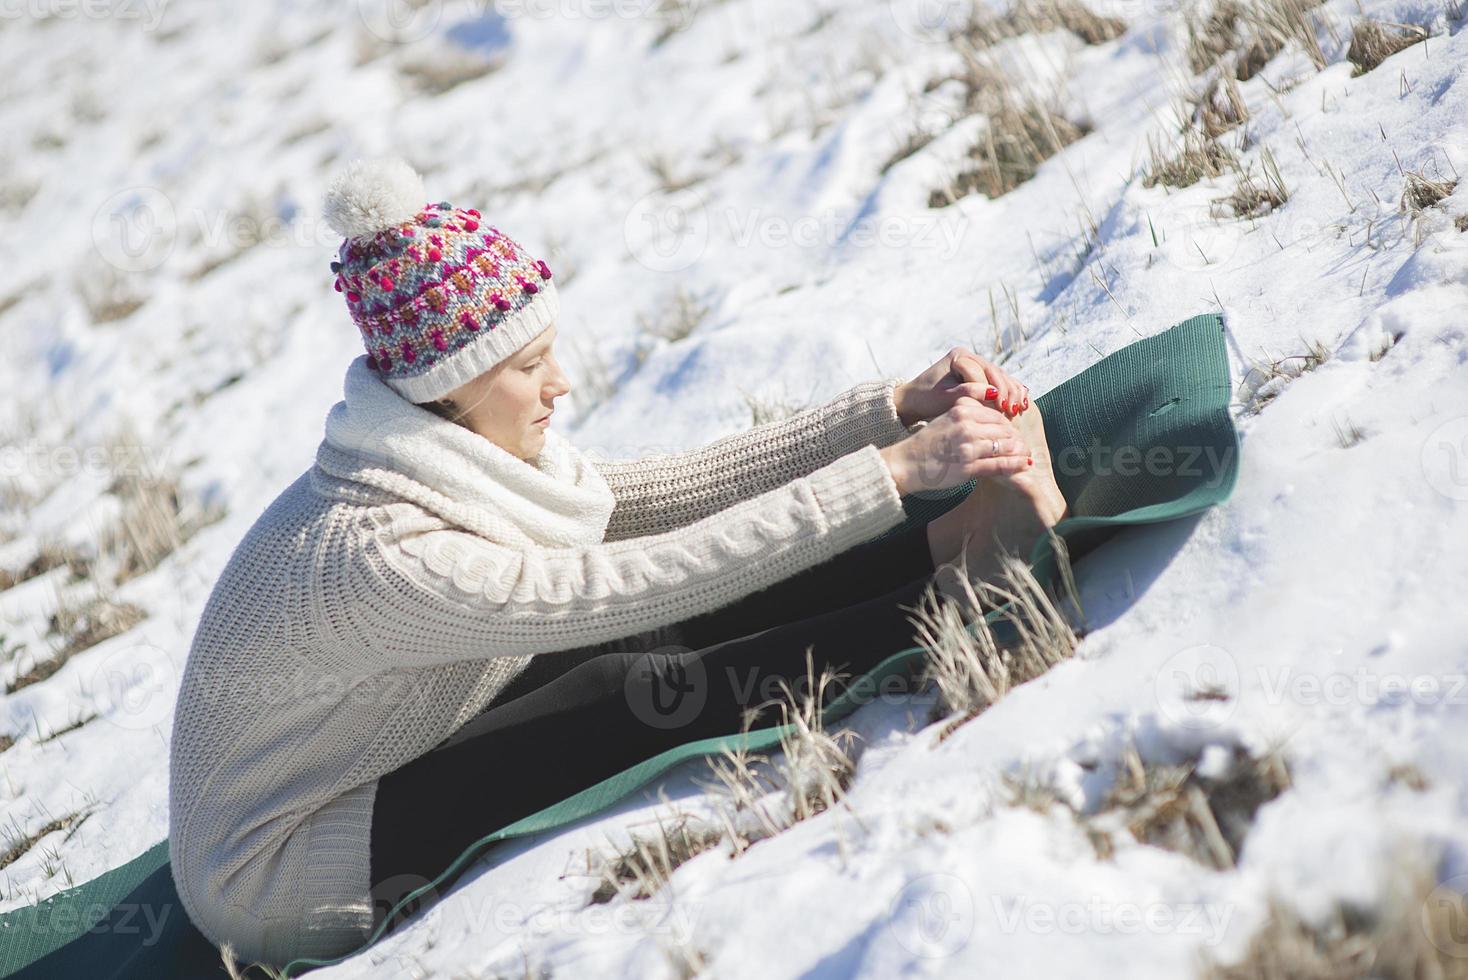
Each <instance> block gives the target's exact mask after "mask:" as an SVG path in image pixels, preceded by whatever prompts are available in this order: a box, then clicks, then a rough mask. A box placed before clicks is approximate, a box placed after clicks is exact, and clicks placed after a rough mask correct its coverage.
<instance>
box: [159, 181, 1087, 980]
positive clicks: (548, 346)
mask: <svg viewBox="0 0 1468 980" xmlns="http://www.w3.org/2000/svg"><path fill="white" fill-rule="evenodd" d="M424 200H425V194H424V191H423V186H422V182H421V180H420V179H419V178H418V175H417V174H415V173H414V172H413V171H412V170H411V168H409V167H408V166H407V165H406V164H404V163H402V162H401V161H379V162H374V163H370V164H363V163H361V162H356V163H354V164H353V165H352V166H351V167H349V168H348V170H347V171H346V172H345V173H344V174H343V175H341V176H340V177H339V178H338V179H337V180H336V181H334V182H333V184H332V186H331V188H330V189H329V191H328V193H327V200H326V210H325V214H326V217H327V219H328V221H329V222H330V223H331V224H332V226H333V227H334V228H336V229H337V230H338V231H340V232H341V233H342V234H343V235H344V236H345V241H344V242H343V243H342V247H341V249H340V251H339V261H336V262H333V263H332V271H333V272H334V273H335V275H336V288H337V289H338V290H339V291H341V292H342V293H344V294H345V299H346V301H347V305H348V309H349V311H350V312H351V315H352V317H353V319H354V321H355V322H356V324H357V326H358V328H359V330H360V331H361V333H362V336H363V339H364V341H365V344H366V348H367V351H366V353H365V354H364V355H363V356H360V357H358V358H357V359H356V360H355V361H353V363H352V364H351V366H350V367H349V368H348V370H347V374H346V381H345V385H344V398H343V400H342V401H340V402H338V403H337V404H336V405H335V406H333V407H332V409H331V411H330V413H329V414H328V416H327V419H326V426H325V436H324V438H323V440H322V443H321V445H320V447H319V449H318V450H317V454H316V459H315V461H314V464H313V465H312V467H311V468H310V469H309V470H307V471H306V472H305V473H303V474H302V475H301V476H300V477H299V478H297V479H296V480H295V481H294V482H293V483H292V484H291V485H290V486H289V487H287V488H286V489H285V490H284V491H283V492H282V493H281V494H280V496H279V497H277V498H276V499H275V500H274V501H273V502H272V503H271V504H270V506H269V507H268V508H267V509H266V511H265V512H264V514H263V515H262V516H261V517H260V518H259V520H258V521H257V522H256V523H255V525H254V526H253V527H252V528H251V529H250V530H249V532H248V533H247V534H246V536H245V538H244V540H243V541H242V542H241V543H240V544H239V546H238V547H237V548H236V549H235V551H234V553H233V554H232V556H231V558H230V561H229V563H228V564H227V566H226V567H225V569H224V571H223V572H222V574H221V576H220V578H219V581H218V583H217V584H216V585H215V588H214V590H213V592H212V594H211V595H210V598H209V601H208V603H207V604H206V606H205V609H204V611H203V615H202V617H201V620H200V622H199V625H198V629H197V632H196V634H195V637H194V641H193V645H192V648H191V650H190V654H189V658H188V663H187V666H186V668H185V671H184V677H183V680H182V683H181V685H180V691H179V698H178V706H177V712H176V715H175V720H174V727H173V742H172V748H171V757H170V817H171V828H170V857H171V860H172V868H173V874H174V878H175V881H176V883H177V886H178V891H179V895H180V896H181V898H182V900H183V903H184V905H185V908H186V910H187V912H188V914H189V916H190V918H191V919H192V920H193V921H194V923H195V924H196V925H197V926H198V927H199V928H200V930H201V931H203V932H204V934H205V935H206V936H208V937H209V938H210V939H211V940H212V941H213V942H215V943H216V944H222V943H223V942H225V941H230V942H232V943H233V944H234V947H235V950H236V955H238V956H239V957H240V958H241V959H243V960H245V961H246V962H249V961H252V960H258V961H261V962H264V963H267V964H272V965H282V964H284V963H286V962H288V961H290V960H292V959H295V958H300V957H317V958H326V957H333V956H339V955H341V954H343V953H345V952H348V951H350V950H352V949H354V948H356V947H358V946H360V945H361V943H362V942H363V940H364V939H365V938H366V937H367V935H369V933H370V930H371V929H372V928H373V927H374V926H375V925H376V924H377V923H378V922H380V921H381V919H382V917H383V913H384V912H385V911H386V910H387V909H388V908H390V907H391V906H392V905H393V904H394V903H395V902H396V901H397V900H398V899H399V898H400V897H402V895H403V894H404V893H406V892H407V891H408V890H410V889H411V888H414V887H417V886H418V885H422V884H424V883H425V882H427V881H429V880H431V879H432V878H433V877H435V876H436V875H438V874H439V873H440V872H442V871H443V870H444V869H445V868H446V867H447V866H448V864H449V863H451V861H452V859H453V858H454V857H455V856H456V855H457V854H459V853H460V852H461V851H462V850H463V849H464V847H466V846H467V845H468V844H469V843H471V842H472V841H474V840H477V839H478V838H480V837H482V836H484V835H485V834H487V833H489V832H490V831H491V830H494V829H496V828H498V827H500V826H503V825H504V824H506V823H509V822H511V821H512V820H514V819H518V818H519V817H522V816H525V815H526V814H528V813H531V812H533V811H534V810H536V809H539V808H541V807H543V806H545V805H546V804H547V803H550V802H553V801H554V800H556V799H560V798H562V797H564V796H566V795H569V794H570V793H572V792H575V791H576V790H578V789H581V788H584V787H585V786H587V785H590V784H591V783H593V782H595V781H597V780H598V779H601V778H605V777H606V776H608V775H611V774H613V773H615V772H618V771H620V770H621V769H624V768H626V767H628V766H630V765H632V764H634V763H636V762H638V761H640V760H642V759H645V758H647V757H649V756H651V755H653V754H655V753H656V752H658V751H660V750H661V749H662V748H666V747H668V746H670V745H675V744H681V743H683V742H687V741H689V740H691V739H694V738H701V737H705V736H707V735H711V734H721V733H733V732H737V731H738V730H739V728H740V722H741V715H742V713H743V710H744V709H745V708H746V707H754V703H752V702H758V701H760V700H762V698H763V697H764V696H765V695H764V693H763V692H767V691H768V690H769V689H770V688H769V684H770V682H771V681H772V680H774V679H777V678H785V679H787V680H788V681H789V682H791V683H798V682H799V680H800V678H802V677H804V676H805V652H806V649H807V647H810V648H811V649H812V651H813V654H814V656H815V660H816V661H817V663H816V668H817V671H818V672H819V671H820V670H821V669H822V667H824V666H826V665H828V664H829V665H832V666H834V667H837V668H839V669H843V670H845V669H849V670H850V671H852V672H856V673H859V672H862V671H864V670H866V669H868V668H869V667H871V666H872V665H874V664H875V663H877V662H879V661H880V660H882V659H884V658H885V657H886V656H888V655H890V654H891V653H892V652H894V651H896V650H899V649H903V648H906V647H909V646H911V645H912V642H913V640H912V632H913V631H912V629H911V625H910V622H909V620H908V618H907V615H906V613H905V612H904V611H903V610H902V609H901V608H899V604H900V603H907V604H909V605H910V604H913V603H915V602H916V601H917V599H918V597H919V595H920V591H921V588H922V587H923V586H924V585H925V584H926V583H927V582H928V581H929V579H930V577H931V576H932V574H933V572H934V571H935V569H937V568H938V567H939V566H940V565H943V564H945V563H949V562H954V561H963V560H968V561H969V562H970V563H971V564H972V565H973V566H974V567H979V566H981V565H982V564H983V562H984V561H985V560H986V558H988V557H991V556H992V552H993V550H994V548H995V546H996V545H997V544H1004V543H1005V542H1006V539H1008V540H1010V541H1011V542H1015V543H1018V542H1026V543H1027V542H1028V541H1029V540H1033V536H1034V534H1035V533H1037V532H1038V531H1039V530H1040V529H1042V528H1043V527H1045V526H1048V525H1050V524H1053V523H1055V522H1056V521H1058V520H1059V519H1060V517H1061V516H1063V514H1064V506H1065V504H1064V499H1063V498H1062V497H1061V496H1060V493H1059V490H1058V488H1056V487H1055V483H1054V480H1053V479H1052V478H1051V477H1050V475H1049V458H1050V457H1049V451H1048V448H1047V447H1046V446H1045V444H1044V432H1043V426H1042V425H1041V423H1040V420H1039V418H1038V413H1037V412H1036V411H1035V410H1034V409H1033V408H1030V407H1029V399H1028V395H1027V393H1026V389H1025V388H1024V386H1023V385H1020V384H1018V383H1017V382H1016V381H1014V379H1013V378H1011V377H1009V376H1008V375H1006V374H1005V373H1004V372H1002V371H1000V370H999V369H998V368H996V367H994V366H993V365H990V364H986V363H984V362H982V361H980V360H979V359H977V358H974V357H972V355H968V354H967V352H963V351H961V350H955V351H954V352H952V353H950V354H949V355H948V356H946V357H945V358H943V360H941V361H939V362H938V363H937V364H935V365H933V367H931V368H929V369H928V370H927V371H925V372H924V373H923V374H921V375H919V376H918V377H917V378H915V379H914V380H913V381H911V382H908V383H906V384H895V383H892V382H885V381H883V382H864V383H862V384H859V385H857V386H855V387H853V388H851V389H850V390H848V391H846V392H843V393H842V394H841V395H839V396H837V397H836V398H835V399H834V400H833V401H831V402H829V403H827V404H825V405H823V406H820V407H818V408H813V409H810V410H807V411H804V412H801V413H799V414H797V415H795V416H793V417H791V418H788V419H784V420H781V421H777V422H771V423H768V424H766V425H762V426H759V427H757V428H755V429H753V430H751V431H749V432H745V433H741V434H738V435H734V436H730V437H727V438H725V439H722V440H719V441H717V442H715V443H713V444H711V445H710V446H708V447H705V448H703V449H698V450H694V451H691V452H686V453H676V454H671V455H656V456H650V457H647V458H643V459H637V460H630V461H611V462H607V461H593V460H591V459H590V458H588V457H586V456H583V455H582V454H581V453H579V452H578V451H577V450H576V449H575V448H574V447H573V446H571V445H570V443H569V442H567V441H566V440H565V439H563V438H561V437H560V436H558V435H557V433H556V430H555V429H554V428H552V427H551V426H552V422H551V418H552V416H553V412H554V410H555V402H556V399H557V398H559V397H560V396H561V395H564V394H565V393H566V392H567V391H568V390H569V387H570V385H569V383H568V381H567V379H566V376H565V375H564V373H563V372H562V371H561V368H560V365H559V363H558V361H557V359H556V355H555V351H554V343H555V341H556V338H557V333H558V328H557V326H556V323H555V321H556V315H557V312H558V299H557V296H556V292H555V287H554V284H553V281H552V278H551V271H550V269H549V268H548V267H547V266H546V264H545V263H544V262H543V261H539V260H533V259H531V258H530V256H528V255H527V254H526V253H525V252H524V251H523V250H522V249H521V248H520V247H519V246H518V245H517V244H516V243H515V242H513V241H512V240H511V239H509V238H508V237H506V236H505V235H504V234H502V233H501V232H499V231H498V229H495V228H489V227H485V226H484V223H483V221H482V219H481V216H480V214H479V212H478V211H476V210H473V209H459V208H453V207H450V206H449V205H448V204H447V203H446V202H441V203H438V204H424V203H423V202H424ZM1032 451H1033V458H1032V457H1031V452H1032ZM973 477H980V478H982V479H981V486H980V492H975V493H973V494H971V495H970V496H969V498H968V499H967V500H966V501H965V502H964V503H963V504H960V505H959V506H957V507H955V508H953V509H952V510H950V511H949V512H948V513H947V514H945V515H944V516H943V517H942V518H940V519H938V520H935V521H933V522H931V523H930V524H928V525H927V526H926V527H920V528H918V529H917V530H916V531H914V532H911V533H903V534H897V535H889V536H887V537H886V538H883V539H882V540H876V539H877V538H878V537H879V536H881V535H882V534H883V532H885V531H888V530H891V529H893V528H895V527H896V526H897V525H899V524H901V523H902V521H903V519H904V513H903V509H902V504H901V496H902V495H904V494H907V493H911V492H913V491H916V490H921V489H940V488H947V487H954V486H958V485H960V484H962V483H964V482H966V481H968V480H969V479H971V478H973ZM1026 535H1027V536H1028V537H1026ZM690 677H695V678H696V679H697V683H696V684H694V685H693V688H694V690H693V694H694V695H695V697H694V699H693V701H694V702H696V703H695V704H694V710H692V711H688V710H686V705H687V703H688V702H687V701H686V700H685V703H684V705H683V706H682V707H680V708H679V709H678V711H679V712H681V714H679V715H678V716H677V717H672V716H670V715H668V714H666V713H665V712H663V711H662V708H661V706H664V705H666V704H669V703H670V701H669V699H668V698H667V697H665V695H667V694H668V693H669V692H670V690H671V691H672V692H673V693H680V692H681V693H688V692H689V690H690V685H689V678H690ZM769 720H772V719H764V720H763V721H769ZM588 734H592V735H594V736H595V737H593V738H587V737H586V736H587V735H588ZM562 743H566V744H575V745H576V746H577V749H576V751H575V752H574V753H572V752H564V751H560V750H558V749H557V748H556V746H557V745H558V744H562Z"/></svg>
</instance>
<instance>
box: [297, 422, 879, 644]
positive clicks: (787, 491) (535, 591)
mask: <svg viewBox="0 0 1468 980" xmlns="http://www.w3.org/2000/svg"><path fill="white" fill-rule="evenodd" d="M903 519H904V512H903V508H902V498H901V496H900V495H899V493H898V489H897V484H896V482H895V481H894V479H893V476H892V473H891V471H889V469H888V468H887V463H886V462H885V461H884V459H883V457H882V455H881V453H880V451H879V450H878V449H877V448H876V447H875V446H864V447H862V448H860V449H858V450H857V451H855V452H852V453H849V454H846V455H843V456H841V457H839V458H837V459H835V460H833V461H832V462H830V463H828V464H826V465H825V466H821V467H819V468H817V469H815V470H813V471H812V472H810V473H809V474H807V475H804V476H801V477H798V478H796V479H794V480H792V481H790V482H788V483H786V484H784V485H782V486H779V487H776V488H774V489H772V490H768V491H766V492H764V493H761V494H759V495H757V496H753V497H750V498H749V499H747V500H744V501H741V502H739V503H737V504H735V505H733V506H732V507H729V508H727V509H725V510H721V511H719V512H717V513H715V514H711V515H709V516H707V517H703V518H701V519H699V520H696V521H694V522H693V523H691V524H689V525H687V526H686V527H682V528H676V529H672V530H667V531H663V532H660V533H657V534H652V535H647V536H643V537H637V538H631V539H628V540H624V541H619V542H612V543H606V542H603V543H600V544H596V545H591V546H584V547H555V548H540V547H535V548H526V549H521V548H515V547H508V546H504V545H499V544H495V543H493V542H491V541H489V540H487V539H485V538H483V537H480V536H478V535H475V534H472V533H469V532H467V531H464V530H461V529H459V528H456V527H454V526H452V525H449V524H448V523H447V522H445V521H443V520H442V519H441V518H438V517H437V516H435V515H433V514H430V513H428V512H427V511H424V510H422V509H421V508H418V507H416V506H415V505H413V504H410V503H406V502H399V503H392V504H382V505H377V506H375V507H372V508H370V509H369V511H368V517H367V519H366V520H364V524H363V526H362V527H361V529H360V530H359V531H358V532H357V533H356V534H355V535H354V537H353V538H352V539H351V541H352V547H353V548H354V549H356V550H357V553H355V554H352V555H351V556H349V559H348V560H346V561H343V562H340V563H338V564H337V566H336V567H337V568H339V569H340V570H339V571H338V572H337V576H338V577H337V578H336V579H335V580H332V581H330V582H329V583H328V585H327V588H326V596H325V597H324V599H323V603H324V605H325V608H324V609H323V613H324V614H325V620H326V621H327V622H329V623H331V624H333V627H334V630H335V632H336V635H337V639H338V641H339V642H340V643H341V645H342V648H343V649H345V650H349V651H352V652H353V653H354V654H360V653H367V654H369V655H371V656H372V657H374V658H375V659H377V660H379V661H380V662H381V663H384V664H388V665H399V666H431V665H441V664H444V663H447V662H452V661H456V660H483V659H485V658H489V657H501V656H517V655H522V654H539V653H551V652H555V651H560V650H570V649H575V648H579V647H584V646H588V645H591V644H595V643H602V642H606V641H608V640H614V639H619V638H621V637H624V636H629V635H631V634H634V633H640V632H643V631H645V630H649V629H652V628H654V627H657V626H660V625H664V624H668V623H674V622H679V621H682V620H684V619H688V618H691V617H693V616H697V615H700V614H702V613H705V612H710V611H712V610H714V609H717V608H720V607H722V606H724V605H726V604H728V603H730V602H733V601H735V600H737V599H740V598H743V597H744V596H746V595H750V594H752V593H754V592H756V591H758V590H760V589H762V588H764V587H766V586H768V585H772V584H774V583H775V582H778V581H780V580H782V579H784V578H787V577H789V576H790V575H793V574H794V573H796V572H799V571H801V570H802V569H805V568H808V567H810V566H812V565H817V564H820V563H821V562H823V561H826V560H827V559H829V558H832V557H834V556H835V555H837V554H840V553H841V552H842V551H845V550H846V549H847V548H850V547H852V546H854V545H856V544H857V543H859V542H861V541H864V540H866V539H868V538H871V537H875V536H876V535H878V534H881V533H882V532H883V531H886V530H888V529H890V528H893V527H895V526H897V525H898V524H901V523H902V521H903ZM797 612H798V610H797Z"/></svg>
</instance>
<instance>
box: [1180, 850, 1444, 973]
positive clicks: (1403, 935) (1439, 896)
mask: <svg viewBox="0 0 1468 980" xmlns="http://www.w3.org/2000/svg"><path fill="white" fill-rule="evenodd" d="M1436 863H1437V862H1435V861H1432V860H1429V859H1428V858H1427V857H1426V856H1425V855H1423V854H1422V853H1421V851H1416V852H1415V853H1409V854H1408V855H1407V856H1406V857H1404V858H1402V859H1401V860H1398V861H1393V862H1392V865H1391V870H1390V871H1389V872H1388V873H1387V881H1386V887H1385V888H1384V889H1383V891H1384V895H1383V897H1382V899H1381V900H1380V901H1379V902H1378V904H1376V905H1375V907H1367V908H1363V907H1360V906H1356V905H1352V904H1346V903H1338V904H1337V905H1336V906H1335V908H1334V909H1333V910H1332V912H1331V915H1330V917H1329V919H1328V920H1327V921H1326V922H1324V923H1313V922H1309V921H1307V920H1305V919H1304V918H1303V917H1301V916H1300V914H1299V913H1297V912H1296V911H1295V910H1294V908H1292V907H1291V906H1290V905H1289V903H1288V902H1287V900H1286V899H1285V898H1283V897H1282V896H1280V895H1277V894H1276V895H1271V896H1270V898H1269V917H1268V919H1267V920H1266V921H1265V924H1264V926H1263V928H1261V929H1260V930H1259V931H1258V932H1256V933H1255V934H1254V936H1253V937H1252V939H1251V940H1250V942H1249V948H1248V951H1247V952H1246V953H1245V954H1244V957H1243V958H1242V959H1241V960H1239V961H1238V962H1236V963H1229V964H1223V963H1220V962H1218V961H1216V960H1214V959H1212V957H1211V956H1207V954H1206V953H1205V957H1206V958H1205V970H1204V972H1203V974H1202V976H1203V977H1205V978H1206V980H1346V978H1360V980H1367V978H1393V980H1395V978H1402V980H1465V978H1468V957H1465V956H1463V955H1462V954H1463V932H1462V928H1463V923H1464V922H1465V921H1468V897H1465V896H1463V895H1462V894H1460V893H1458V892H1457V891H1455V890H1452V889H1449V888H1446V887H1443V886H1439V885H1438V884H1437V876H1436V874H1435V873H1434V871H1433V866H1434V865H1435V864H1436Z"/></svg>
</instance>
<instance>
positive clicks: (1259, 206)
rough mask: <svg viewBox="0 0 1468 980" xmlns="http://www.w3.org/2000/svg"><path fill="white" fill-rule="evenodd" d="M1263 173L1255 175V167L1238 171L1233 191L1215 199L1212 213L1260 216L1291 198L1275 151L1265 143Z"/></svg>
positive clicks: (1217, 214) (1241, 216)
mask: <svg viewBox="0 0 1468 980" xmlns="http://www.w3.org/2000/svg"><path fill="white" fill-rule="evenodd" d="M1261 156H1262V159H1263V176H1262V177H1261V178H1259V179H1256V178H1255V177H1254V171H1253V168H1252V167H1247V168H1245V169H1244V170H1241V171H1239V178H1238V182H1237V183H1236V184H1235V185H1234V191H1233V193H1232V194H1230V195H1229V196H1227V197H1224V198H1220V199H1219V200H1217V201H1214V202H1213V215H1214V217H1215V218H1219V217H1234V218H1258V217H1262V216H1264V215H1266V214H1269V213H1271V212H1273V211H1274V210H1275V209H1276V208H1279V207H1281V206H1282V205H1283V204H1284V203H1285V202H1286V201H1288V200H1289V199H1290V192H1289V188H1288V187H1286V186H1285V182H1284V177H1283V176H1282V175H1281V174H1280V172H1279V165H1278V164H1277V163H1275V161H1274V155H1273V154H1271V153H1270V152H1269V149H1268V148H1267V147H1266V148H1265V149H1264V150H1263V152H1262V154H1261Z"/></svg>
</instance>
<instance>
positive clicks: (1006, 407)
mask: <svg viewBox="0 0 1468 980" xmlns="http://www.w3.org/2000/svg"><path fill="white" fill-rule="evenodd" d="M999 407H1000V408H1002V409H1004V410H1005V411H1006V412H1007V411H1009V399H1008V398H1006V399H1004V401H1002V402H1000V403H999Z"/></svg>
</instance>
